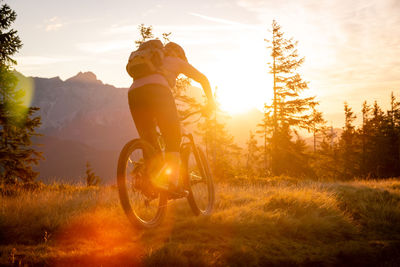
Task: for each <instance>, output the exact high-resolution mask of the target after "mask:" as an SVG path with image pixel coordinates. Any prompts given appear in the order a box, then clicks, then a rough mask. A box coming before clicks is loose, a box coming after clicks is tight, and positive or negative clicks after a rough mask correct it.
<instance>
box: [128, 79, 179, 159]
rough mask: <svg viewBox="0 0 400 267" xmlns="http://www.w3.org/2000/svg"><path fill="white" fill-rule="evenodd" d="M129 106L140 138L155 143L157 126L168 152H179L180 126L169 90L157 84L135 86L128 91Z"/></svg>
mask: <svg viewBox="0 0 400 267" xmlns="http://www.w3.org/2000/svg"><path fill="white" fill-rule="evenodd" d="M128 99H129V108H130V110H131V114H132V118H133V121H134V122H135V125H136V129H137V131H138V133H139V136H140V138H143V139H144V140H146V141H148V142H150V143H151V144H153V145H155V144H157V140H156V138H157V136H155V135H154V133H155V130H156V126H158V127H159V129H160V131H161V134H162V135H163V138H164V140H165V149H166V151H168V152H179V146H180V142H181V128H180V121H179V118H178V112H177V110H176V105H175V100H174V97H173V96H172V93H171V90H170V89H169V88H167V87H165V86H162V85H158V84H149V85H145V86H142V87H139V88H135V89H133V90H131V91H130V92H129V93H128Z"/></svg>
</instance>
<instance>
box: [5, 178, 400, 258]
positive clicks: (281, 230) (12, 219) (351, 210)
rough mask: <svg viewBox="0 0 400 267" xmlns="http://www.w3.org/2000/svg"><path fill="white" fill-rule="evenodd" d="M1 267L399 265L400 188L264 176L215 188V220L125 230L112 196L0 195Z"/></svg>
mask: <svg viewBox="0 0 400 267" xmlns="http://www.w3.org/2000/svg"><path fill="white" fill-rule="evenodd" d="M0 202H1V207H0V265H5V266H8V265H9V266H14V265H17V266H18V265H19V264H22V265H24V264H26V265H28V266H32V265H34V266H37V265H39V266H40V265H51V266H77V265H78V266H79V265H80V266H137V265H143V266H160V265H168V266H204V265H213V266H271V265H272V266H273V265H279V266H282V265H353V266H367V265H370V266H376V265H382V266H394V265H399V264H400V180H395V179H392V180H384V181H354V182H347V183H325V182H311V181H301V182H299V181H297V180H295V179H290V178H271V179H264V180H257V181H253V182H244V183H242V184H239V183H237V184H236V185H227V184H217V200H216V206H215V212H214V213H213V215H212V216H210V217H195V216H193V215H192V213H191V210H190V208H189V206H188V203H187V202H186V201H185V200H177V201H175V202H171V205H170V206H169V211H168V216H167V218H166V220H165V222H164V223H163V225H162V226H161V227H159V228H157V229H155V230H147V231H137V230H135V229H133V228H132V227H131V226H130V225H129V223H128V220H127V219H126V217H125V215H124V214H123V212H122V209H121V208H120V205H119V200H118V195H117V191H116V189H115V188H111V187H106V188H86V187H76V186H60V185H53V186H48V187H46V188H43V189H41V190H39V191H36V192H22V191H21V192H19V193H18V194H17V195H14V196H7V197H0Z"/></svg>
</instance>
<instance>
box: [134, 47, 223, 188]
mask: <svg viewBox="0 0 400 267" xmlns="http://www.w3.org/2000/svg"><path fill="white" fill-rule="evenodd" d="M157 41H158V40H157ZM154 42H156V41H154ZM158 42H159V41H158ZM139 49H140V48H139ZM159 64H160V66H156V67H157V68H158V69H159V70H160V71H159V72H155V73H152V74H149V75H147V76H144V77H140V78H138V79H135V80H134V82H133V84H132V86H131V87H130V89H129V92H128V98H129V108H130V111H131V114H132V118H133V120H134V122H135V125H136V129H137V131H138V133H139V135H140V138H143V139H145V140H146V141H148V142H150V143H151V144H155V143H156V142H157V141H156V140H155V138H156V137H155V136H154V134H153V133H154V132H155V128H156V125H158V127H159V129H160V131H161V134H162V135H163V137H164V140H165V151H166V153H165V165H164V167H163V168H161V171H160V173H159V175H157V176H156V177H151V180H152V183H153V185H154V186H156V187H158V188H160V189H163V190H168V191H170V192H173V193H177V194H182V193H184V192H183V190H182V189H181V188H178V182H179V166H180V153H179V148H180V142H181V128H180V121H179V117H178V112H177V108H176V104H175V100H174V97H173V95H172V92H171V88H173V87H174V86H175V83H176V78H177V77H178V75H179V74H183V75H185V76H186V77H188V78H191V79H193V80H195V81H196V82H198V83H200V85H201V86H202V88H203V90H204V93H205V95H206V96H207V99H208V101H207V102H208V103H207V109H208V110H211V109H212V108H214V106H215V102H214V99H213V96H212V92H211V87H210V83H209V81H208V79H207V77H206V76H205V75H204V74H202V73H201V72H200V71H198V70H197V69H196V68H194V67H193V66H192V65H191V64H189V63H188V60H187V58H186V55H185V51H184V50H183V48H182V47H181V46H180V45H178V44H176V43H174V42H170V43H168V44H166V45H165V47H164V57H163V59H162V60H161V62H160V63H159ZM161 70H162V71H161Z"/></svg>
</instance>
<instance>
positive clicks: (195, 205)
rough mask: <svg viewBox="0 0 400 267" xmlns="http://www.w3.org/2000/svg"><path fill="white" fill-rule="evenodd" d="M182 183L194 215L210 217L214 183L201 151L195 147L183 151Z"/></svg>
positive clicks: (213, 197)
mask: <svg viewBox="0 0 400 267" xmlns="http://www.w3.org/2000/svg"><path fill="white" fill-rule="evenodd" d="M182 162H183V167H184V170H185V171H184V174H185V176H184V183H185V186H186V188H188V190H189V196H188V197H187V199H188V202H189V205H190V208H191V209H192V211H193V213H194V214H195V215H210V214H211V212H212V210H213V208H214V199H215V192H214V183H213V180H212V176H211V171H210V167H209V165H208V162H207V159H206V157H205V155H204V153H203V151H202V150H201V149H199V148H198V147H196V146H195V145H190V146H187V147H186V149H184V151H183V156H182Z"/></svg>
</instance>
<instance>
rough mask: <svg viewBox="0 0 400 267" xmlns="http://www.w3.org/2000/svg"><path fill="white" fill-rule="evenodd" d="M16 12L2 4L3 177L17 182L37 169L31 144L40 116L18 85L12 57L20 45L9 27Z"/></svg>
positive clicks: (0, 109)
mask: <svg viewBox="0 0 400 267" xmlns="http://www.w3.org/2000/svg"><path fill="white" fill-rule="evenodd" d="M16 17H17V15H16V13H15V11H13V10H12V9H10V7H9V6H8V5H6V4H4V5H2V7H1V8H0V137H1V140H0V181H1V183H16V182H17V181H18V180H21V181H23V182H30V181H33V180H34V179H35V178H36V177H37V175H38V173H37V172H35V171H33V169H32V164H38V162H39V159H41V158H42V157H41V153H40V152H38V151H36V150H35V149H34V148H33V147H32V141H31V137H33V136H37V135H38V134H36V132H35V129H36V128H37V127H39V126H40V124H41V122H40V117H33V114H34V113H35V112H36V111H37V110H39V108H35V107H27V106H26V104H24V96H25V90H24V88H18V79H17V78H16V77H15V76H14V75H13V73H12V70H11V65H14V64H16V61H15V60H14V59H12V58H11V56H12V55H13V54H15V53H16V52H17V51H18V49H20V48H21V46H22V44H21V40H20V39H19V37H18V35H17V31H16V30H13V29H9V28H10V26H11V24H12V23H13V22H14V21H15V19H16Z"/></svg>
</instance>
